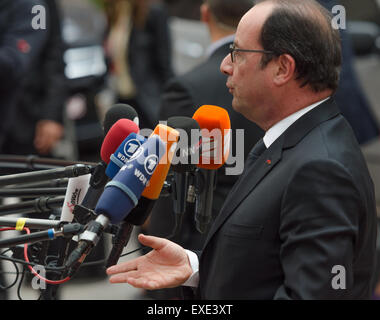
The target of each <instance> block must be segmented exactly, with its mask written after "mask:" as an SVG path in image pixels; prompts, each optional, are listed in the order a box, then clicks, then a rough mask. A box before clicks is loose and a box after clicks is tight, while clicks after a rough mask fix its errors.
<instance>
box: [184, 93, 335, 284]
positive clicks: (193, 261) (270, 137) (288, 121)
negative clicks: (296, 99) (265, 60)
mask: <svg viewBox="0 0 380 320" xmlns="http://www.w3.org/2000/svg"><path fill="white" fill-rule="evenodd" d="M329 98H330V97H328V98H326V99H324V100H321V101H319V102H316V103H314V104H312V105H311V106H308V107H306V108H303V109H301V110H299V111H297V112H295V113H293V114H291V115H290V116H288V117H286V118H285V119H282V120H281V121H280V122H277V123H276V124H275V125H274V126H273V127H271V128H270V129H269V130H268V131H267V132H265V135H264V137H263V141H264V144H265V146H266V147H267V148H269V147H270V145H271V144H272V143H273V142H275V141H276V139H277V138H278V137H280V136H281V135H282V134H283V133H284V132H285V131H286V129H288V128H289V127H290V126H291V125H292V124H293V123H294V122H296V121H297V120H298V119H299V118H301V117H302V116H303V115H304V114H306V113H308V112H309V111H311V110H312V109H314V108H315V107H317V106H319V105H320V104H322V103H323V102H325V101H326V100H328V99H329ZM186 253H187V255H188V257H189V261H190V265H191V268H192V270H193V273H192V275H191V276H190V277H189V279H187V280H186V282H185V283H184V284H182V285H183V286H189V287H198V283H199V260H198V256H197V255H196V254H195V253H194V252H192V251H190V250H186Z"/></svg>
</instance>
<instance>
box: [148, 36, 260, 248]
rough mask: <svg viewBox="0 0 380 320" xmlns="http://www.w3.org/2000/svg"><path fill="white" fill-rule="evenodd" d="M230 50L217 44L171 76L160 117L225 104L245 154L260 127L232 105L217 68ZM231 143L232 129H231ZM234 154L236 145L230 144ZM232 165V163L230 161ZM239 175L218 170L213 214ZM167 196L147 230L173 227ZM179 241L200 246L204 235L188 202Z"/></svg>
mask: <svg viewBox="0 0 380 320" xmlns="http://www.w3.org/2000/svg"><path fill="white" fill-rule="evenodd" d="M228 53H229V43H228V44H225V45H223V46H221V47H219V48H218V49H217V50H216V51H215V52H214V53H213V54H212V55H211V56H210V57H209V58H208V59H207V60H206V61H205V62H203V63H202V64H200V65H199V66H197V67H196V68H194V69H193V70H192V71H190V72H188V73H186V74H184V75H181V76H178V77H174V78H172V79H171V80H170V81H169V82H168V83H167V84H166V86H165V91H164V93H163V95H162V102H161V110H160V120H167V119H168V118H169V117H171V116H186V117H192V116H193V114H194V112H195V111H196V110H197V109H198V108H199V107H201V106H202V105H206V104H208V105H216V106H220V107H223V108H225V109H226V110H227V111H228V114H229V116H230V119H231V127H232V129H238V128H240V129H244V130H245V133H244V157H245V156H246V155H247V153H248V152H249V150H250V149H251V148H252V147H253V146H254V145H255V143H256V142H257V141H258V140H259V139H260V138H261V137H262V136H263V134H264V133H263V131H262V130H261V129H260V128H259V127H258V126H256V125H255V124H253V123H252V122H250V121H248V120H247V119H246V118H244V117H243V116H242V115H241V114H240V113H237V112H236V111H234V110H233V109H232V106H231V104H232V95H231V94H230V93H229V91H228V88H227V87H226V81H227V76H226V75H224V74H222V73H221V71H220V64H221V62H222V60H223V59H224V58H225V56H226V55H227V54H228ZM232 137H233V140H232V141H233V146H234V145H235V132H234V131H233V132H232ZM232 149H233V150H232V152H233V154H235V149H234V148H232ZM232 166H233V165H232ZM237 179H238V176H236V175H229V176H227V175H225V167H224V166H223V167H222V168H220V169H219V170H218V183H217V186H216V190H215V191H214V202H213V215H214V216H215V215H216V214H217V213H218V212H219V211H220V208H221V206H222V204H223V202H224V200H225V198H226V196H227V195H228V192H229V191H230V189H231V188H232V186H233V185H234V183H235V182H236V180H237ZM172 205H173V204H172V201H171V199H170V198H160V199H159V201H158V202H157V204H156V205H155V208H154V210H153V212H152V215H151V223H150V228H149V229H150V233H152V234H154V235H157V236H163V237H165V236H167V235H168V234H169V233H171V231H172V230H173V227H174V220H173V212H172V211H171V210H168V208H172ZM184 219H185V222H184V223H183V226H182V232H181V239H179V242H180V243H181V244H182V245H184V246H186V247H187V248H189V249H198V250H200V249H201V248H202V245H203V241H204V236H203V235H201V234H199V232H198V231H196V229H195V227H194V207H193V206H192V205H188V210H187V212H186V214H185V217H184Z"/></svg>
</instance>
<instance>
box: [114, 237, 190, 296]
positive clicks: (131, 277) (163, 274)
mask: <svg viewBox="0 0 380 320" xmlns="http://www.w3.org/2000/svg"><path fill="white" fill-rule="evenodd" d="M138 240H139V241H140V242H141V244H143V245H145V246H148V247H151V248H153V249H154V250H152V251H150V252H149V253H147V254H146V255H144V256H141V257H138V258H136V259H133V260H131V261H127V262H123V263H121V264H118V265H115V266H112V267H110V268H108V269H107V274H108V275H112V276H111V278H110V282H111V283H122V282H126V283H129V284H130V285H132V286H134V287H136V288H143V289H147V290H156V289H162V288H173V287H177V286H179V285H181V284H183V283H184V282H185V281H186V280H187V279H188V278H189V277H190V276H191V274H192V269H191V266H190V262H189V259H188V256H187V254H186V251H185V249H183V248H182V247H181V246H179V245H177V244H176V243H174V242H171V241H169V240H167V239H163V238H158V237H153V236H145V235H143V234H140V235H139V236H138Z"/></svg>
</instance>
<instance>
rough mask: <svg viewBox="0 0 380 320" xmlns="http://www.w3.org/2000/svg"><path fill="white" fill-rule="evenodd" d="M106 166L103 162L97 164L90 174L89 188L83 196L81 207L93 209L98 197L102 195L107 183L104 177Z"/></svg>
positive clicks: (105, 176) (106, 178)
mask: <svg viewBox="0 0 380 320" xmlns="http://www.w3.org/2000/svg"><path fill="white" fill-rule="evenodd" d="M106 169H107V164H106V163H105V162H103V161H102V162H99V163H98V164H97V166H96V167H95V170H94V171H93V173H92V174H91V179H90V186H89V187H88V190H87V192H86V194H85V196H84V199H83V201H82V203H81V204H82V205H83V206H84V207H86V208H88V209H94V208H95V207H96V204H97V203H98V200H99V198H100V196H101V195H102V193H103V190H104V187H105V185H106V184H107V182H108V177H107V175H106Z"/></svg>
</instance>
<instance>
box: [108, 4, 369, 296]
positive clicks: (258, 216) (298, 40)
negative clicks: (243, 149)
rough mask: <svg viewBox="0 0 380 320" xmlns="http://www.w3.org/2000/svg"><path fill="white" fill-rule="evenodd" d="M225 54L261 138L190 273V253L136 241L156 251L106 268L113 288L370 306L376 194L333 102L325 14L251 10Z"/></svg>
mask: <svg viewBox="0 0 380 320" xmlns="http://www.w3.org/2000/svg"><path fill="white" fill-rule="evenodd" d="M301 26H302V27H301ZM231 51H232V52H231V56H227V57H226V58H225V59H224V60H223V62H222V65H221V70H222V71H223V72H224V73H226V74H227V75H228V81H227V86H228V87H229V89H230V91H231V92H232V94H233V97H234V98H233V107H234V109H235V110H237V111H239V112H241V113H242V114H243V115H244V116H245V117H247V118H248V119H250V120H251V121H254V122H255V123H257V124H258V125H259V126H260V127H261V128H263V129H264V130H265V135H264V138H263V140H261V141H260V142H259V143H258V144H257V145H256V146H255V147H254V148H253V149H252V151H251V152H250V155H249V157H248V159H247V162H246V167H245V170H244V173H243V174H242V175H241V177H240V179H239V181H238V182H237V183H236V184H235V186H234V188H233V189H232V190H231V193H230V195H229V197H228V198H227V199H226V202H225V204H224V206H223V208H222V209H221V212H220V213H219V215H218V217H217V219H216V220H215V222H214V224H213V226H212V228H211V230H210V232H209V234H208V238H207V239H206V242H205V246H204V248H203V250H202V253H201V255H200V259H199V270H198V266H197V263H198V261H197V259H196V256H194V255H195V254H194V253H190V252H187V251H186V250H184V249H183V248H182V247H180V246H179V245H177V244H174V243H172V242H170V241H168V240H167V239H161V238H157V237H149V236H144V235H139V240H140V242H141V243H142V244H144V245H147V246H150V247H152V248H154V249H155V250H153V251H151V252H150V253H149V254H147V255H146V256H142V257H139V258H137V259H134V260H132V261H128V262H125V263H123V264H120V265H118V266H115V267H112V268H110V269H108V274H110V275H113V276H112V277H111V279H110V281H111V282H127V283H130V284H131V285H133V286H136V287H143V288H146V289H149V288H158V287H169V286H173V285H178V284H184V285H196V286H197V288H198V289H197V297H198V298H202V299H369V298H370V297H371V293H372V290H373V282H372V279H371V278H372V275H373V271H374V265H375V244H376V207H375V199H374V189H373V183H372V180H371V178H370V176H369V173H368V169H367V166H366V163H365V160H364V158H363V156H362V153H361V151H360V148H359V145H358V143H357V140H356V138H355V136H354V133H353V131H352V129H351V127H350V126H349V125H348V123H347V121H346V120H345V119H344V117H342V116H341V115H340V113H339V110H338V108H337V106H336V105H335V103H334V99H333V93H334V92H335V90H336V88H337V85H338V80H339V71H338V70H339V66H340V64H341V48H340V41H339V35H338V32H337V31H336V30H334V29H332V27H331V17H330V14H329V13H328V11H326V10H325V9H323V7H321V6H320V5H319V4H318V3H317V2H316V1H314V0H267V1H259V2H258V4H256V5H255V6H254V7H253V8H252V9H251V10H250V11H249V12H248V13H247V14H246V15H245V16H244V17H243V18H242V19H241V21H240V23H239V26H238V29H237V32H236V37H235V41H234V47H233V48H232V50H231ZM322 66H323V67H322ZM194 258H195V259H194ZM163 262H165V263H163ZM198 271H199V272H198ZM192 282H194V283H192Z"/></svg>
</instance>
